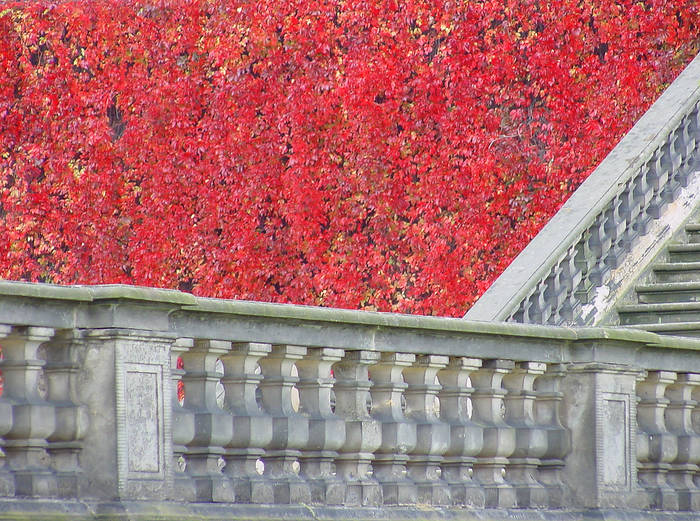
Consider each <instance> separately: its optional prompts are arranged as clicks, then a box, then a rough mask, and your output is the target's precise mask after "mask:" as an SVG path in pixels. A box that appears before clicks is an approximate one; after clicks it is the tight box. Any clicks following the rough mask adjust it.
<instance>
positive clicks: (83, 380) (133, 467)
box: [73, 328, 174, 500]
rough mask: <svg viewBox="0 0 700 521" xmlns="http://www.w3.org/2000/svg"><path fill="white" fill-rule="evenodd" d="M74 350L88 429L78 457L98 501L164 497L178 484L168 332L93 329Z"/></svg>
mask: <svg viewBox="0 0 700 521" xmlns="http://www.w3.org/2000/svg"><path fill="white" fill-rule="evenodd" d="M83 340H84V343H83V342H81V343H79V344H76V345H74V346H73V349H76V350H77V351H78V354H77V357H78V359H79V365H80V367H81V370H80V373H79V374H78V375H77V377H76V380H77V382H78V396H79V398H80V402H81V404H84V405H85V406H86V407H87V409H88V411H89V419H90V422H89V423H90V425H89V428H88V431H87V433H86V435H85V438H84V441H83V448H82V450H81V452H80V458H79V459H80V465H81V467H82V469H83V472H84V473H85V476H86V477H87V478H88V479H86V481H85V484H84V486H85V496H84V497H88V498H95V499H103V500H109V499H154V500H159V499H166V498H168V497H170V495H171V486H172V463H173V460H172V438H171V436H170V432H171V429H172V426H171V412H172V408H171V395H170V385H171V381H170V345H171V344H172V342H173V340H174V339H173V338H172V337H171V336H169V335H168V333H166V332H157V331H145V330H134V329H120V328H109V329H90V330H85V331H84V333H83Z"/></svg>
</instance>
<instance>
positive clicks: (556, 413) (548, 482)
mask: <svg viewBox="0 0 700 521" xmlns="http://www.w3.org/2000/svg"><path fill="white" fill-rule="evenodd" d="M564 374H565V366H564V365H562V364H550V365H549V366H548V367H547V371H546V372H545V373H544V374H543V375H541V376H540V377H538V378H537V380H535V390H536V392H537V396H536V399H535V419H536V422H537V425H539V426H540V428H542V429H544V430H545V433H546V436H547V449H546V450H545V452H544V453H543V454H542V455H541V456H540V462H539V468H538V477H539V481H540V483H542V485H544V487H545V489H546V490H547V500H548V504H549V507H550V508H561V507H563V506H564V505H565V501H566V498H567V497H568V492H567V491H566V489H565V488H564V483H563V481H562V476H561V473H562V470H563V468H564V458H565V457H566V455H567V454H568V453H569V451H570V450H571V439H570V434H569V432H568V431H567V430H566V429H565V428H564V426H563V425H562V424H561V419H560V407H561V402H562V400H563V398H564V395H563V394H562V392H561V391H560V383H561V379H562V378H563V377H564Z"/></svg>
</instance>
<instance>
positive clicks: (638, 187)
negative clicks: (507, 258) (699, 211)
mask: <svg viewBox="0 0 700 521" xmlns="http://www.w3.org/2000/svg"><path fill="white" fill-rule="evenodd" d="M699 147H700V57H696V58H695V59H694V60H693V62H692V63H691V64H690V65H688V67H687V68H686V69H685V71H684V72H683V73H682V74H681V75H680V76H679V77H678V79H677V80H676V81H675V82H673V84H672V85H671V86H670V87H669V88H668V89H667V90H666V91H665V92H664V93H663V94H662V96H661V97H660V98H659V100H658V101H657V102H656V103H655V104H654V105H653V106H652V107H651V108H650V109H649V110H648V111H647V113H646V114H645V115H644V116H643V117H642V118H641V119H640V120H639V122H638V123H637V124H636V125H635V126H634V128H633V129H632V130H630V132H629V133H628V134H627V135H626V136H625V137H624V138H623V139H622V141H620V143H619V144H618V145H617V146H616V147H615V148H614V149H613V151H612V152H610V154H609V155H608V156H607V157H606V158H605V160H604V161H603V162H602V163H601V164H600V166H598V168H597V169H596V170H595V171H594V172H593V173H592V174H591V175H590V176H589V178H588V179H587V180H586V181H585V182H584V183H583V184H582V185H581V186H580V187H579V188H578V190H576V192H574V194H573V195H572V196H571V197H570V198H569V200H568V201H567V202H566V203H565V204H564V206H562V208H561V209H560V210H559V212H558V213H557V214H556V215H555V216H554V217H553V218H552V219H551V220H550V221H549V223H548V224H547V225H546V226H545V227H544V228H543V229H542V231H541V232H540V233H539V234H538V235H537V236H536V237H535V238H534V239H533V240H532V241H531V242H530V244H529V245H528V246H527V247H526V248H525V250H523V252H522V253H521V254H520V255H519V256H518V257H516V259H515V260H514V261H513V262H512V263H511V265H510V266H509V267H508V268H507V269H506V270H505V271H504V273H503V274H502V275H501V276H500V277H499V278H498V279H497V280H496V281H495V283H494V284H493V285H492V286H491V288H489V290H488V291H487V292H486V293H485V294H484V295H483V296H482V297H481V298H480V299H479V300H478V301H477V302H476V304H475V305H474V306H473V307H472V308H471V309H470V310H469V312H468V313H467V314H466V315H465V318H467V319H470V320H485V321H491V320H495V321H513V322H522V323H532V324H552V325H563V324H567V325H592V324H595V323H596V319H597V317H599V316H600V314H601V312H602V311H604V310H603V309H599V308H601V306H602V304H601V303H600V302H599V301H600V300H601V299H602V300H604V299H605V297H606V296H607V295H608V293H610V292H611V291H615V290H616V288H618V287H619V284H618V283H617V282H614V283H612V284H610V287H605V288H604V286H605V284H606V283H607V282H608V281H609V280H610V278H611V274H612V272H613V271H614V270H615V269H616V268H618V267H620V265H621V264H622V263H623V262H624V261H625V260H626V259H627V257H628V256H629V253H630V251H631V250H632V249H633V247H634V246H635V244H637V243H638V241H639V239H640V237H642V236H644V235H645V234H647V233H651V234H653V235H658V237H653V238H652V240H651V241H647V242H650V243H657V244H658V243H660V244H662V243H663V242H664V241H665V240H667V239H668V238H669V237H670V233H671V232H670V231H669V226H668V225H666V226H657V227H655V229H653V230H651V231H650V227H652V226H651V225H652V223H653V221H654V220H655V219H658V218H660V217H661V216H662V215H663V214H664V211H665V209H666V207H667V206H669V205H670V204H671V203H674V202H676V201H678V200H679V199H681V200H682V201H681V204H675V205H673V209H672V211H671V212H669V213H670V214H672V220H674V221H677V222H675V224H676V225H680V224H681V222H682V220H683V217H684V216H685V217H687V216H688V215H690V213H691V212H692V211H693V209H694V207H695V205H696V203H697V193H698V191H699V190H700V176H698V175H695V174H696V173H697V171H698V170H700V154H699V153H698V148H699ZM649 248H650V246H649V245H648V244H645V245H644V246H643V248H642V249H644V250H647V249H649ZM642 253H643V252H642ZM627 278H628V279H629V277H627ZM601 288H603V289H602V291H601ZM599 294H600V295H599Z"/></svg>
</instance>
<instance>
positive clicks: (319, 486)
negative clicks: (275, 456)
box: [297, 348, 345, 505]
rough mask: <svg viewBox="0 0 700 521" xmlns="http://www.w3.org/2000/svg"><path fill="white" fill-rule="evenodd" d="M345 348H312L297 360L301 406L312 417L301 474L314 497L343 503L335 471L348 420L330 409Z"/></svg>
mask: <svg viewBox="0 0 700 521" xmlns="http://www.w3.org/2000/svg"><path fill="white" fill-rule="evenodd" d="M343 354H344V351H343V350H342V349H330V348H317V349H310V350H309V354H308V355H307V356H306V357H304V358H303V359H302V360H299V361H298V362H297V369H298V370H299V386H298V387H299V403H300V406H299V409H300V412H302V413H304V414H306V415H307V416H308V417H309V443H308V445H307V447H306V450H305V451H303V452H302V454H301V474H302V476H304V478H305V479H306V482H307V483H308V484H309V486H310V487H311V500H312V501H313V502H315V503H320V504H324V505H342V504H343V502H344V501H345V483H344V482H343V481H342V480H341V479H340V478H338V477H337V476H335V475H334V473H333V470H334V469H333V465H334V463H333V462H334V461H335V458H336V457H337V456H338V449H340V447H342V446H343V444H344V443H345V422H344V421H343V419H342V418H340V417H338V416H336V415H335V414H334V413H333V411H332V410H331V392H332V389H333V383H334V381H335V380H334V379H333V378H332V376H331V367H332V366H333V364H334V363H336V362H338V361H340V360H341V359H342V358H343Z"/></svg>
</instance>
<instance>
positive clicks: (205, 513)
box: [0, 498, 697, 521]
mask: <svg viewBox="0 0 700 521" xmlns="http://www.w3.org/2000/svg"><path fill="white" fill-rule="evenodd" d="M16 519H22V520H23V521H73V520H75V521H98V520H101V521H104V520H105V519H109V520H110V521H156V520H157V521H195V520H196V521H223V520H229V521H238V520H241V521H243V520H246V521H248V520H250V519H267V520H269V521H276V520H279V521H295V520H298V521H307V520H308V521H342V520H348V521H350V520H351V521H360V520H363V521H364V520H368V521H369V520H372V521H404V520H408V521H411V520H415V521H419V520H420V521H432V520H435V521H438V520H443V521H444V520H454V521H512V520H513V519H521V520H524V521H659V520H663V521H696V520H697V513H694V512H661V511H653V512H652V511H641V510H619V509H617V510H598V509H588V510H529V509H517V510H515V509H479V510H473V509H464V508H433V507H427V506H421V508H415V507H382V508H367V507H354V508H347V507H332V506H313V505H311V506H306V505H240V504H215V503H176V502H166V501H134V502H126V501H125V502H100V503H95V502H90V501H58V500H36V499H32V500H29V499H4V498H0V520H16Z"/></svg>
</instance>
